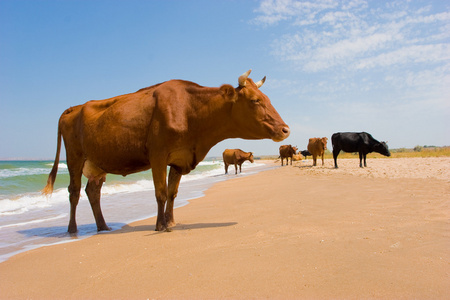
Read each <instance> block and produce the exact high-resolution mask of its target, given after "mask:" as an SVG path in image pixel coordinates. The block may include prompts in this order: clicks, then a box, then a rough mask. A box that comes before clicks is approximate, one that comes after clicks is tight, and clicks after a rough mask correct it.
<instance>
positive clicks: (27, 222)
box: [0, 214, 68, 229]
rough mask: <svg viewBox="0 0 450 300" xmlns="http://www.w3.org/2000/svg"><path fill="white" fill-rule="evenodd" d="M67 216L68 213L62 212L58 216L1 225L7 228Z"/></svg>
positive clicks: (0, 227)
mask: <svg viewBox="0 0 450 300" xmlns="http://www.w3.org/2000/svg"><path fill="white" fill-rule="evenodd" d="M67 216H68V214H60V215H58V216H56V217H50V218H44V219H39V220H30V221H26V222H21V223H14V224H7V225H3V226H0V229H2V228H7V227H18V226H25V225H30V224H36V223H42V222H47V221H53V220H58V219H62V218H65V217H67Z"/></svg>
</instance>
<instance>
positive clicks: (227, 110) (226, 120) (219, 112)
mask: <svg viewBox="0 0 450 300" xmlns="http://www.w3.org/2000/svg"><path fill="white" fill-rule="evenodd" d="M220 98H221V99H220V100H218V99H214V98H212V99H211V101H212V102H213V103H214V106H212V107H210V109H209V114H208V115H207V117H206V118H205V119H204V120H202V122H201V124H200V126H201V132H202V134H201V137H200V139H199V140H198V141H197V142H198V143H197V148H198V149H197V150H200V152H201V153H199V154H200V155H202V156H203V155H205V156H206V154H207V153H208V152H209V150H210V149H211V148H212V147H213V146H214V145H216V144H217V143H219V142H221V141H223V140H225V139H228V138H233V137H237V136H236V134H235V132H236V130H235V129H234V128H233V124H232V119H231V118H232V116H231V112H232V108H233V102H231V101H227V100H225V99H223V98H222V97H220Z"/></svg>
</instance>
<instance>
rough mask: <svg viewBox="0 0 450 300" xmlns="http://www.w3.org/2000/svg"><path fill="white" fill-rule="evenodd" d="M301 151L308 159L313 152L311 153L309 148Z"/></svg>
mask: <svg viewBox="0 0 450 300" xmlns="http://www.w3.org/2000/svg"><path fill="white" fill-rule="evenodd" d="M300 153H301V155H303V156H304V157H305V159H306V157H307V156H311V153H309V151H308V150H303V151H301V152H300Z"/></svg>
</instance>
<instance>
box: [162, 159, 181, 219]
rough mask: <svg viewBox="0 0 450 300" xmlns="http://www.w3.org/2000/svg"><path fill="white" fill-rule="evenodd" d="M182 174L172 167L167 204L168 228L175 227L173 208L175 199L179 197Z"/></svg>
mask: <svg viewBox="0 0 450 300" xmlns="http://www.w3.org/2000/svg"><path fill="white" fill-rule="evenodd" d="M180 180H181V173H179V172H178V171H177V170H175V169H174V168H173V167H170V171H169V187H168V198H167V204H166V212H165V217H166V223H167V226H168V227H171V226H175V219H174V217H173V206H174V202H175V198H176V197H177V195H178V187H179V185H180Z"/></svg>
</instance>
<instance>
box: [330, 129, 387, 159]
mask: <svg viewBox="0 0 450 300" xmlns="http://www.w3.org/2000/svg"><path fill="white" fill-rule="evenodd" d="M331 143H332V144H333V158H334V167H335V168H338V165H337V157H338V155H339V152H340V151H341V150H342V151H344V152H359V166H360V167H361V168H362V167H363V165H362V159H363V157H364V167H367V164H366V155H367V153H371V152H377V153H380V154H382V155H385V156H391V153H390V152H389V149H388V146H387V145H386V143H385V142H379V141H377V140H376V139H374V138H373V137H372V136H371V135H370V134H368V133H367V132H337V133H335V134H333V135H332V136H331Z"/></svg>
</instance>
